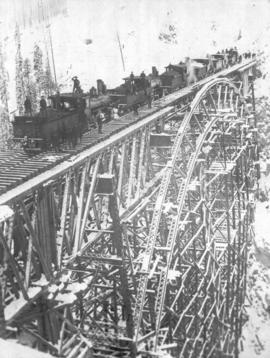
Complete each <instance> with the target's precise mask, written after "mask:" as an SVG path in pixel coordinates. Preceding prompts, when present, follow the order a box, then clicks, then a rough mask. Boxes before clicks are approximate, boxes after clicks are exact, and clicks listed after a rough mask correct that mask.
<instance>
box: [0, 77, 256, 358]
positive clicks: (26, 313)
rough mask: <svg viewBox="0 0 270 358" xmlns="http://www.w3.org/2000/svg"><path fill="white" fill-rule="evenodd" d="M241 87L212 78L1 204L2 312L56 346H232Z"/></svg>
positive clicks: (240, 259) (247, 172)
mask: <svg viewBox="0 0 270 358" xmlns="http://www.w3.org/2000/svg"><path fill="white" fill-rule="evenodd" d="M245 76H246V75H245ZM240 77H241V76H240ZM245 78H246V77H245ZM248 80H250V78H248ZM249 92H250V83H248V82H247V81H246V80H245V90H244V92H243V88H242V82H241V83H239V86H238V84H237V85H235V84H233V82H231V81H230V80H228V79H215V80H213V81H211V82H209V83H208V84H206V85H205V86H204V87H203V88H202V89H201V90H200V91H199V92H197V94H196V96H195V98H194V94H193V95H192V96H193V101H192V102H191V104H190V106H188V109H187V106H186V99H185V98H183V99H181V100H179V101H175V105H174V106H173V107H168V108H166V109H162V110H160V111H159V112H158V114H153V115H151V116H149V118H148V119H147V121H145V122H144V124H141V123H142V122H141V123H138V124H135V125H134V128H135V129H134V130H133V129H130V128H131V127H129V129H128V130H129V132H128V134H127V135H125V136H124V137H121V136H117V137H116V139H115V140H112V141H111V142H109V144H108V145H107V146H105V147H104V148H102V149H97V150H96V151H94V150H93V151H92V152H91V151H90V152H89V153H90V154H89V155H86V156H84V157H83V159H82V160H80V161H78V162H76V160H75V162H76V164H74V163H72V162H70V164H68V165H67V169H65V170H63V171H62V169H61V172H60V173H61V174H59V175H57V176H54V177H53V178H52V179H51V180H49V181H45V180H44V182H41V184H40V185H39V186H37V187H34V188H33V189H31V192H27V193H25V194H24V195H20V194H19V195H18V196H17V197H15V199H14V200H13V201H12V202H10V203H8V204H9V205H10V206H11V207H12V209H13V211H14V215H13V216H12V220H11V221H7V222H8V223H11V222H12V226H13V227H14V228H13V235H11V234H9V235H8V234H7V230H6V228H7V227H8V225H7V224H5V225H4V224H3V225H2V224H1V225H2V226H3V227H1V228H2V229H3V230H4V227H5V231H3V230H2V231H1V232H2V236H1V243H2V246H3V245H4V252H5V258H4V261H3V258H2V256H1V257H0V259H1V260H2V261H3V262H2V261H1V265H3V264H4V263H7V257H8V256H10V257H11V260H10V261H9V263H8V264H7V267H6V271H7V274H6V279H5V282H4V289H3V287H2V292H3V297H4V300H3V301H4V302H3V303H4V305H3V306H5V307H4V308H5V309H4V313H5V321H6V322H7V324H8V325H9V326H12V327H13V328H14V327H19V330H20V332H24V333H27V334H28V335H30V336H31V337H32V340H34V342H35V345H37V346H38V348H39V349H41V350H43V351H48V352H51V353H53V354H54V355H55V356H61V357H68V358H72V357H79V358H90V357H91V358H92V357H103V358H107V357H113V356H116V357H117V356H121V357H135V356H143V355H145V356H160V357H163V356H164V355H165V354H166V353H168V354H171V355H172V356H175V357H184V358H185V357H194V358H195V357H196V358H197V357H223V356H224V357H225V356H226V357H230V356H231V357H237V355H238V340H239V337H240V336H241V328H242V323H243V322H242V311H243V303H244V294H245V286H246V283H245V279H246V252H247V245H248V242H249V240H250V237H251V235H252V225H250V224H251V223H252V217H253V215H252V210H253V206H252V205H253V197H254V191H255V189H256V175H257V171H256V169H257V168H256V161H257V159H258V158H257V144H256V120H255V117H254V113H253V112H254V108H253V110H252V111H250V109H249V106H248V105H247V103H246V102H245V99H244V97H243V95H242V93H245V94H247V93H248V94H249ZM186 109H187V110H186ZM184 110H185V112H184ZM120 134H121V133H120ZM97 147H98V146H97ZM29 194H30V195H29ZM13 223H14V224H13ZM10 227H11V226H10ZM11 228H12V227H11ZM9 232H11V230H10V231H9ZM1 284H2V280H1ZM0 311H1V310H0ZM30 312H31V314H30ZM4 326H5V325H2V326H0V328H2V327H4ZM4 329H5V327H4ZM19 334H20V333H19Z"/></svg>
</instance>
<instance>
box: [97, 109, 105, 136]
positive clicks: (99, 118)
mask: <svg viewBox="0 0 270 358" xmlns="http://www.w3.org/2000/svg"><path fill="white" fill-rule="evenodd" d="M104 118H105V117H104V114H103V113H102V112H101V110H99V111H98V114H97V125H98V133H100V134H101V133H102V125H103V121H104Z"/></svg>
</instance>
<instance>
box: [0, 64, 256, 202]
mask: <svg viewBox="0 0 270 358" xmlns="http://www.w3.org/2000/svg"><path fill="white" fill-rule="evenodd" d="M255 64H256V62H255V61H245V62H242V63H240V64H237V65H235V66H232V67H230V68H228V69H225V70H223V71H220V72H218V73H216V74H214V75H212V76H209V77H207V78H205V79H203V80H201V81H199V82H196V83H195V84H193V85H191V86H189V87H185V88H183V89H180V90H177V91H175V92H173V93H171V94H169V95H167V96H165V97H163V98H161V99H159V100H157V101H155V102H153V105H152V108H147V106H143V107H141V108H140V110H139V115H135V114H134V113H128V114H127V115H125V116H123V117H120V118H119V119H118V120H113V121H111V122H109V123H108V124H106V125H104V129H103V133H102V134H98V133H97V130H93V131H90V132H87V133H86V134H85V135H84V136H83V138H82V141H81V143H80V144H78V145H77V146H76V148H74V149H72V150H65V151H64V152H61V153H55V152H46V153H40V154H38V155H34V156H33V155H30V156H29V155H26V154H25V153H23V152H21V151H19V152H16V151H14V150H13V151H8V152H3V153H0V164H1V169H0V194H1V193H2V195H0V205H3V204H6V203H8V202H10V201H11V200H12V199H14V198H18V197H19V196H20V195H22V194H23V195H25V193H27V192H28V191H29V190H32V189H33V188H34V187H37V186H38V185H40V184H42V183H44V182H46V181H47V180H50V179H52V178H54V177H55V176H57V175H59V174H61V173H63V172H65V171H67V170H68V168H69V167H70V166H71V165H72V166H73V165H77V164H80V162H82V161H83V160H84V159H85V158H86V157H87V156H89V155H91V154H92V153H93V155H95V154H97V153H99V152H100V151H101V150H102V149H104V147H105V146H110V145H112V144H113V143H114V142H115V141H119V140H123V139H124V138H125V137H126V136H128V135H130V134H131V133H133V132H134V131H136V130H138V129H139V128H141V127H143V126H145V125H147V124H149V123H150V122H152V121H156V120H157V119H158V118H162V117H164V116H167V115H169V114H170V112H171V109H170V108H169V109H167V107H168V106H172V105H174V104H175V103H176V102H177V101H179V100H180V99H184V98H185V97H187V96H189V95H191V94H192V93H194V91H196V90H197V89H198V88H200V87H201V86H203V85H204V84H205V83H207V82H209V81H211V80H213V79H215V78H218V77H226V76H228V75H229V74H232V73H234V72H235V71H244V70H246V69H247V68H250V67H252V66H254V65H255Z"/></svg>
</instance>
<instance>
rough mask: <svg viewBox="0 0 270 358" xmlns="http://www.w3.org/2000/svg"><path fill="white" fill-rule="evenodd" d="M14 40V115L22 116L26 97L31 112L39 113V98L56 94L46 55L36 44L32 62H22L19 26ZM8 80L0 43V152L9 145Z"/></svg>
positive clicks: (10, 133)
mask: <svg viewBox="0 0 270 358" xmlns="http://www.w3.org/2000/svg"><path fill="white" fill-rule="evenodd" d="M14 40H15V41H14V43H15V46H16V55H15V90H16V104H17V111H16V114H20V115H22V114H23V113H24V101H25V99H26V97H29V99H30V101H31V103H32V110H33V112H35V111H38V110H39V106H38V103H39V100H40V98H41V96H42V95H44V96H45V97H48V96H49V95H50V94H52V93H53V91H54V90H56V85H55V83H54V81H53V78H52V73H51V69H50V62H49V56H48V53H46V55H45V56H44V55H43V52H42V50H41V48H40V47H39V45H38V44H35V45H34V51H33V59H29V58H23V56H22V49H21V34H20V29H19V26H18V25H16V29H15V39H14ZM10 80H11V79H10V78H8V73H7V71H6V68H5V55H4V53H3V48H2V46H1V43H0V150H3V149H7V148H8V147H10V145H11V143H12V141H11V138H12V125H11V118H10V113H9V106H8V101H9V93H8V87H9V86H8V85H9V81H10Z"/></svg>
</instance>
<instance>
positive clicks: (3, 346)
mask: <svg viewBox="0 0 270 358" xmlns="http://www.w3.org/2000/svg"><path fill="white" fill-rule="evenodd" d="M0 352H1V353H0V357H1V358H2V357H3V358H52V356H51V355H50V354H48V353H42V352H39V351H37V350H36V349H31V348H29V347H26V346H23V345H21V344H18V343H17V342H16V341H15V340H14V341H12V340H6V341H5V340H3V339H1V338H0Z"/></svg>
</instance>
